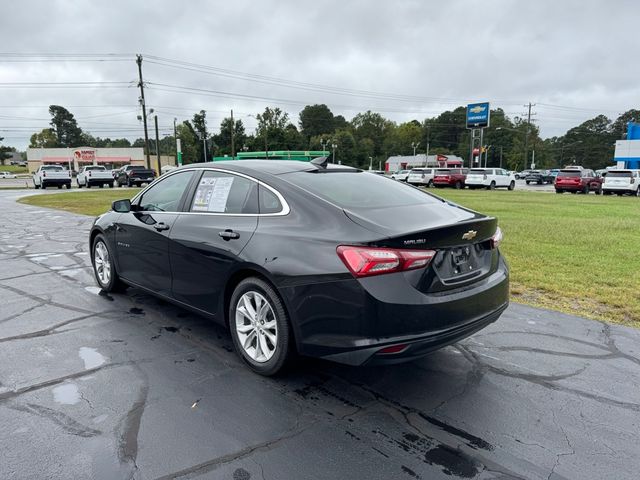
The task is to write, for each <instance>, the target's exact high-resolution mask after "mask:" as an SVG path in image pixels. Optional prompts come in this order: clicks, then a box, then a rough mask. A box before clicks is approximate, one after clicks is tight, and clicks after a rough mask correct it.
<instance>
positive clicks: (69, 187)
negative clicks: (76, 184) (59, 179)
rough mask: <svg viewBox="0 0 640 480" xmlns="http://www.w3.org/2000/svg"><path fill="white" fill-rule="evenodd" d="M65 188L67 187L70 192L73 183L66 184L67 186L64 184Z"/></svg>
mask: <svg viewBox="0 0 640 480" xmlns="http://www.w3.org/2000/svg"><path fill="white" fill-rule="evenodd" d="M64 186H65V188H66V189H67V190H70V189H71V182H69V183H65V184H64Z"/></svg>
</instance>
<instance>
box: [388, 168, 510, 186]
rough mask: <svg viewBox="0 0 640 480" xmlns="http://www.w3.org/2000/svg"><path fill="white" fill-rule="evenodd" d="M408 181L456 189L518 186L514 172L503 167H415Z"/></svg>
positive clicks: (413, 183)
mask: <svg viewBox="0 0 640 480" xmlns="http://www.w3.org/2000/svg"><path fill="white" fill-rule="evenodd" d="M391 178H394V176H393V175H392V176H391ZM396 179H397V176H396ZM406 182H407V183H409V184H411V185H414V186H426V187H436V188H444V187H452V188H456V189H461V188H464V187H469V188H470V189H475V188H487V189H489V190H493V189H495V188H499V187H503V188H507V189H508V190H513V189H514V188H515V186H516V181H515V176H514V175H513V173H512V172H509V171H507V170H504V169H502V168H471V169H468V168H414V169H413V170H411V171H410V172H409V173H408V175H407V180H406Z"/></svg>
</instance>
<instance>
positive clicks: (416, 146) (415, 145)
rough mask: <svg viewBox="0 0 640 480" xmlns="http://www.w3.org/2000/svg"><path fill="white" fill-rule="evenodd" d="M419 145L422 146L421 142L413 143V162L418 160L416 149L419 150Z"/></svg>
mask: <svg viewBox="0 0 640 480" xmlns="http://www.w3.org/2000/svg"><path fill="white" fill-rule="evenodd" d="M418 145H420V142H411V148H413V160H414V161H415V159H416V148H418Z"/></svg>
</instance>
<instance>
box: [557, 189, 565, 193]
mask: <svg viewBox="0 0 640 480" xmlns="http://www.w3.org/2000/svg"><path fill="white" fill-rule="evenodd" d="M556 193H560V194H563V193H564V192H563V191H562V190H559V189H557V188H556Z"/></svg>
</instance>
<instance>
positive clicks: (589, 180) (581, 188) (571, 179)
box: [555, 168, 602, 195]
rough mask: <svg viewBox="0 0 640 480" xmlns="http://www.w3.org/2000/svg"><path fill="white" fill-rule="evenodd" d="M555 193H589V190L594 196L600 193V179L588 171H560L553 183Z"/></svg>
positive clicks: (591, 171)
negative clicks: (594, 193)
mask: <svg viewBox="0 0 640 480" xmlns="http://www.w3.org/2000/svg"><path fill="white" fill-rule="evenodd" d="M555 187H556V193H564V192H571V193H578V192H582V193H589V192H590V191H591V190H593V191H594V192H596V195H600V194H601V193H602V177H599V176H597V175H596V174H595V172H594V171H593V170H589V169H581V170H579V169H568V168H566V169H562V170H560V172H559V173H558V176H557V177H556V181H555Z"/></svg>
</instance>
